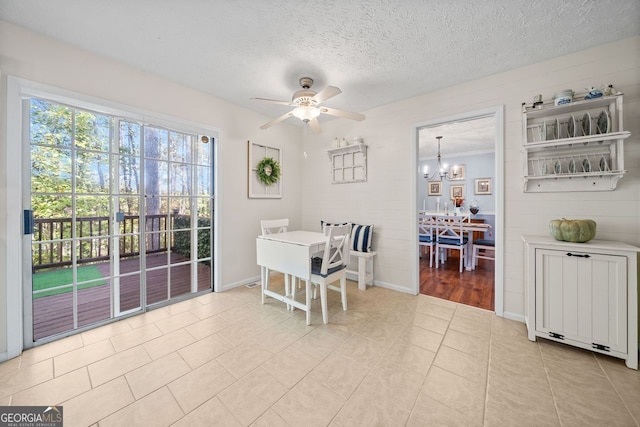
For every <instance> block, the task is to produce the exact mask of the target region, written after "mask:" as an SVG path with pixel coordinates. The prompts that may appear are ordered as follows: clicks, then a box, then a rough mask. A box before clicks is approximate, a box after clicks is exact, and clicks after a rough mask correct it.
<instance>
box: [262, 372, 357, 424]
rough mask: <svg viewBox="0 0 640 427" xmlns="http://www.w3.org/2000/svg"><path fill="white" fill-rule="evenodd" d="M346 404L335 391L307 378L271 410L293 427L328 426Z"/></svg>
mask: <svg viewBox="0 0 640 427" xmlns="http://www.w3.org/2000/svg"><path fill="white" fill-rule="evenodd" d="M344 402H345V399H344V398H342V397H341V396H340V395H338V394H337V393H335V392H334V391H332V390H330V389H329V388H327V387H325V386H323V385H322V384H320V383H319V382H317V381H316V380H314V379H312V378H308V377H305V378H304V379H303V380H302V381H300V382H299V383H298V384H297V385H296V386H295V387H294V388H293V389H291V390H290V391H289V392H288V393H287V394H286V395H284V396H283V397H282V399H280V400H279V401H278V402H277V403H276V404H275V405H273V406H272V407H271V409H273V410H274V411H275V412H276V413H277V414H278V415H280V417H281V418H282V419H283V420H285V421H286V422H287V423H289V424H290V425H292V426H303V425H304V426H326V425H327V424H329V422H330V421H331V419H332V418H333V417H334V416H335V415H336V414H337V413H338V411H339V410H340V408H342V405H343V404H344Z"/></svg>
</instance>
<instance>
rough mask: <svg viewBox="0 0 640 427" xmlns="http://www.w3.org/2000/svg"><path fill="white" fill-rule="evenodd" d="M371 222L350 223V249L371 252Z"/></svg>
mask: <svg viewBox="0 0 640 427" xmlns="http://www.w3.org/2000/svg"><path fill="white" fill-rule="evenodd" d="M372 237H373V224H372V225H360V224H351V249H352V250H354V251H357V252H371V238H372Z"/></svg>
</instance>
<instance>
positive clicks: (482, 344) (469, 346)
mask: <svg viewBox="0 0 640 427" xmlns="http://www.w3.org/2000/svg"><path fill="white" fill-rule="evenodd" d="M442 345H443V346H446V347H449V348H455V349H456V350H460V351H462V352H464V353H467V354H471V355H474V356H477V357H479V358H483V359H488V358H489V340H487V339H483V338H479V337H474V336H472V335H467V334H463V333H462V332H458V331H456V330H454V329H450V330H449V331H447V334H446V335H445V336H444V340H443V341H442Z"/></svg>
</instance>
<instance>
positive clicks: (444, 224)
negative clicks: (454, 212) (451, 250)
mask: <svg viewBox="0 0 640 427" xmlns="http://www.w3.org/2000/svg"><path fill="white" fill-rule="evenodd" d="M463 222H464V217H456V216H452V217H446V218H438V241H441V240H445V239H446V241H449V242H451V241H455V240H457V241H459V242H460V243H459V244H460V245H462V244H463V243H464V240H465V235H464V231H463V228H462V227H463V225H464V224H463Z"/></svg>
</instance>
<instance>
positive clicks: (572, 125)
mask: <svg viewBox="0 0 640 427" xmlns="http://www.w3.org/2000/svg"><path fill="white" fill-rule="evenodd" d="M567 132H568V133H569V135H567V137H569V138H573V137H575V136H576V118H575V117H573V114H572V115H571V117H569V120H568V121H567Z"/></svg>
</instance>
